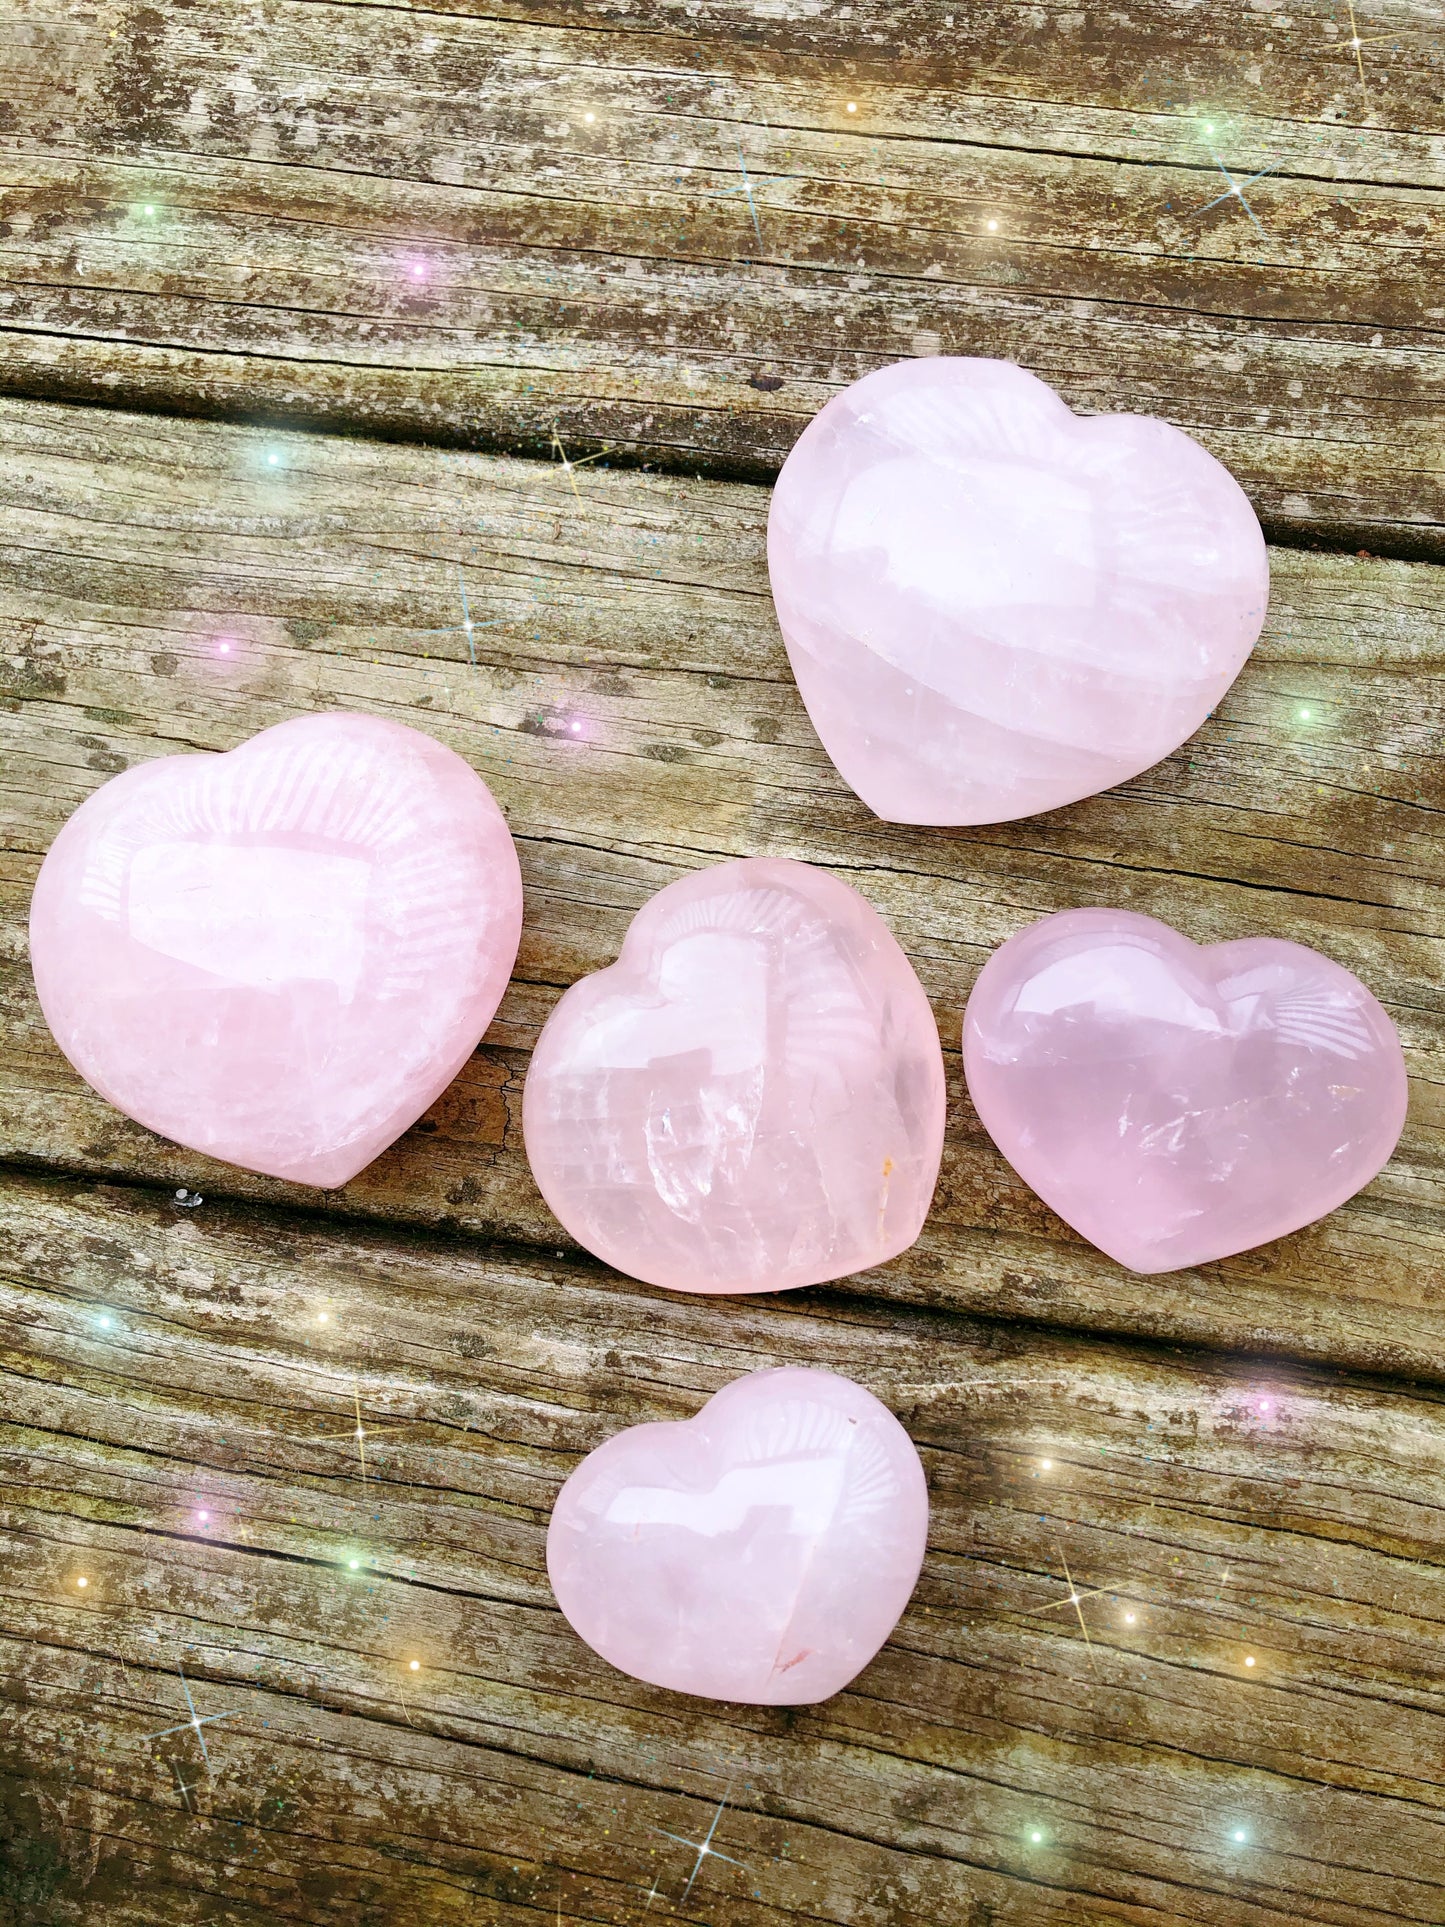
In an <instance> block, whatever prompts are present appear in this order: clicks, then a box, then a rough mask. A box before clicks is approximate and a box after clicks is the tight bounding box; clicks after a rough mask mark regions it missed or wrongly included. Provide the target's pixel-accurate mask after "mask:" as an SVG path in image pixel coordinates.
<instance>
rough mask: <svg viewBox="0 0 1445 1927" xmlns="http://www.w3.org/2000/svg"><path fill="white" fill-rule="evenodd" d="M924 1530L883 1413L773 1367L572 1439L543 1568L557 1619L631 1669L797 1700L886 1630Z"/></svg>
mask: <svg viewBox="0 0 1445 1927" xmlns="http://www.w3.org/2000/svg"><path fill="white" fill-rule="evenodd" d="M927 1539H928V1488H927V1485H926V1482H925V1480H924V1476H923V1467H922V1465H921V1464H920V1463H919V1459H918V1453H917V1452H916V1451H915V1449H914V1446H913V1441H912V1440H911V1439H910V1438H909V1436H908V1434H907V1433H906V1432H905V1431H904V1429H903V1427H902V1426H901V1425H900V1424H899V1423H898V1421H897V1419H896V1418H894V1416H893V1414H892V1413H891V1412H890V1411H889V1410H888V1408H887V1407H886V1406H884V1405H881V1404H880V1403H879V1402H878V1400H877V1399H876V1398H874V1396H873V1394H872V1393H871V1392H866V1391H864V1389H863V1387H862V1386H861V1385H855V1384H854V1383H853V1381H852V1380H851V1379H847V1378H839V1377H836V1376H835V1375H834V1374H833V1373H832V1372H819V1371H812V1370H809V1369H807V1368H801V1367H795V1366H789V1367H785V1368H784V1369H782V1370H780V1371H768V1372H753V1373H751V1374H750V1375H749V1376H748V1377H747V1378H739V1379H735V1380H734V1381H733V1383H732V1384H731V1385H727V1386H724V1388H723V1390H722V1391H720V1392H718V1393H717V1394H715V1396H714V1397H712V1398H710V1399H709V1400H708V1402H707V1404H706V1405H705V1406H704V1407H703V1408H702V1410H701V1411H700V1412H699V1413H698V1415H697V1417H696V1418H692V1419H687V1420H684V1421H683V1422H681V1423H678V1424H671V1425H637V1426H634V1427H633V1428H632V1430H631V1431H628V1432H619V1433H618V1434H617V1436H616V1437H615V1438H611V1439H609V1440H608V1441H607V1443H606V1444H605V1445H600V1446H598V1448H597V1450H596V1451H595V1452H592V1453H589V1455H588V1456H587V1457H586V1458H585V1459H584V1460H583V1461H582V1463H581V1465H579V1466H578V1468H577V1470H576V1471H575V1472H574V1473H573V1474H572V1476H571V1478H570V1479H568V1481H567V1483H566V1484H565V1485H564V1486H563V1488H562V1490H561V1492H560V1493H559V1494H558V1498H557V1504H556V1506H555V1508H554V1510H553V1513H552V1523H551V1525H550V1527H549V1528H548V1532H547V1572H548V1576H549V1577H550V1578H551V1581H552V1590H553V1592H555V1593H556V1595H557V1603H558V1605H559V1606H560V1607H561V1608H562V1611H563V1613H564V1614H565V1615H566V1618H567V1620H568V1622H569V1623H570V1624H571V1626H572V1628H573V1630H574V1631H575V1632H576V1633H578V1634H579V1635H580V1637H581V1638H583V1639H584V1640H586V1642H587V1644H588V1645H589V1646H590V1647H591V1648H592V1650H593V1651H594V1652H596V1653H600V1654H601V1655H602V1657H603V1659H605V1660H606V1661H607V1662H608V1664H609V1665H612V1666H616V1667H617V1668H618V1669H619V1671H621V1672H624V1673H630V1674H631V1675H632V1676H633V1678H634V1679H643V1680H647V1681H648V1682H649V1683H650V1684H651V1685H653V1686H667V1687H671V1688H672V1689H673V1691H675V1692H679V1693H697V1694H700V1695H702V1696H703V1697H704V1698H705V1699H718V1700H741V1701H744V1702H746V1703H748V1704H750V1705H758V1706H802V1705H806V1704H808V1703H810V1702H811V1701H814V1700H823V1699H827V1698H828V1697H829V1696H830V1695H831V1694H833V1693H836V1692H838V1691H840V1690H841V1689H842V1688H843V1687H844V1686H846V1685H847V1684H848V1682H849V1680H850V1679H852V1678H853V1677H854V1676H855V1675H856V1674H857V1673H860V1672H861V1671H862V1669H863V1668H864V1667H865V1666H866V1665H867V1664H868V1662H869V1660H870V1659H872V1657H873V1655H874V1654H875V1653H876V1652H877V1651H878V1648H879V1647H880V1646H881V1645H882V1644H883V1642H884V1640H885V1639H887V1637H888V1635H889V1634H890V1633H891V1632H892V1630H893V1628H894V1626H895V1625H896V1624H897V1623H898V1620H899V1617H900V1615H901V1614H902V1612H903V1609H904V1607H905V1606H906V1605H907V1604H908V1600H909V1596H910V1595H911V1593H912V1591H913V1588H914V1586H915V1585H916V1584H917V1582H918V1571H919V1567H920V1566H921V1565H922V1563H923V1550H924V1546H925V1544H926V1543H927Z"/></svg>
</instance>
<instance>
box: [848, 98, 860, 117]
mask: <svg viewBox="0 0 1445 1927" xmlns="http://www.w3.org/2000/svg"><path fill="white" fill-rule="evenodd" d="M857 111H858V103H857V101H856V100H850V101H849V102H848V112H849V113H850V114H856V113H857Z"/></svg>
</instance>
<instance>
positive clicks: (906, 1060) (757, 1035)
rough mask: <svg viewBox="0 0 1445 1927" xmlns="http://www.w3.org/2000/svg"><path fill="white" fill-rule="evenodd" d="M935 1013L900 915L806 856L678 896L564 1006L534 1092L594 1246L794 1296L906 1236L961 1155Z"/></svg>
mask: <svg viewBox="0 0 1445 1927" xmlns="http://www.w3.org/2000/svg"><path fill="white" fill-rule="evenodd" d="M943 1112H944V1078H943V1053H942V1051H941V1050H940V1048H939V1042H938V1026H937V1024H936V1023H935V1021H934V1017H933V1013H932V1011H931V1010H930V1008H929V1005H928V1000H927V998H926V997H925V996H924V994H923V989H922V986H921V985H920V984H919V982H918V979H917V978H916V977H915V976H914V974H913V970H912V967H911V966H910V964H909V962H908V959H907V958H906V957H905V956H904V954H903V952H902V951H901V950H900V949H899V947H898V945H897V943H895V941H894V940H893V937H892V935H891V934H890V933H889V930H888V927H887V925H886V924H885V923H884V922H883V919H882V918H881V917H880V916H879V915H878V913H877V911H876V910H874V909H873V908H872V906H871V905H870V904H867V903H865V902H864V900H863V898H862V897H860V896H859V895H858V894H857V892H856V891H854V890H850V889H849V888H848V886H847V884H845V883H840V882H839V881H838V879H837V878H836V877H833V876H830V875H829V874H828V873H827V872H826V871H825V870H816V869H813V868H812V867H811V866H810V865H808V864H806V863H793V862H787V861H783V860H779V859H771V858H756V859H753V860H750V861H747V862H742V863H721V864H718V865H717V866H716V867H715V868H712V869H708V870H702V871H699V872H697V873H696V874H695V875H693V876H689V877H684V878H683V879H682V880H681V881H680V882H678V883H672V884H669V885H668V886H667V888H666V889H665V890H661V891H659V892H658V894H657V895H656V896H655V897H654V898H653V899H652V901H651V902H650V903H648V904H646V905H645V906H644V907H643V909H641V910H640V911H639V912H638V914H637V916H636V917H635V918H634V919H633V923H632V927H631V929H630V930H629V931H628V933H627V938H626V941H625V942H624V944H623V947H622V954H621V956H620V957H619V958H618V960H617V962H616V963H615V964H613V965H611V966H610V968H608V969H606V970H600V971H598V972H597V974H596V975H595V976H592V977H586V978H584V979H583V980H582V982H581V983H579V984H574V985H573V987H572V989H571V990H569V991H568V992H567V993H566V995H565V996H564V997H563V998H562V1000H561V1002H560V1003H559V1004H558V1005H557V1008H556V1009H555V1010H554V1011H553V1013H552V1015H551V1017H550V1018H549V1019H548V1021H547V1024H546V1027H545V1029H544V1030H543V1032H542V1035H541V1038H540V1039H539V1041H538V1044H537V1049H536V1052H535V1054H534V1056H533V1058H532V1063H531V1067H530V1069H529V1071H528V1073H527V1086H526V1093H525V1098H524V1105H523V1122H524V1126H525V1132H526V1140H527V1155H528V1157H529V1158H530V1160H531V1164H532V1171H533V1174H534V1176H535V1177H536V1180H537V1183H538V1185H539V1186H540V1188H541V1191H542V1195H543V1197H545V1198H546V1200H547V1202H548V1204H549V1205H550V1206H551V1207H552V1209H553V1211H554V1212H555V1213H556V1214H557V1216H558V1217H559V1218H560V1219H561V1221H562V1223H563V1224H564V1225H565V1226H566V1227H567V1229H568V1230H569V1231H570V1232H571V1233H572V1235H573V1237H574V1238H576V1239H577V1240H578V1242H579V1243H580V1244H583V1245H585V1246H586V1247H587V1249H588V1250H589V1251H592V1252H595V1253H596V1254H597V1256H598V1257H599V1258H604V1259H606V1261H607V1262H608V1264H611V1265H615V1266H616V1267H617V1269H618V1270H619V1271H625V1272H629V1273H630V1274H631V1275H632V1276H633V1277H634V1278H642V1279H645V1280H646V1281H647V1282H648V1283H649V1284H653V1285H669V1286H671V1287H672V1288H673V1289H674V1290H677V1291H783V1290H786V1289H788V1288H789V1287H791V1286H794V1285H815V1284H818V1283H820V1282H821V1281H822V1280H823V1279H826V1278H841V1277H843V1276H844V1275H845V1274H847V1273H848V1272H852V1271H858V1270H861V1269H862V1268H863V1267H864V1266H867V1265H876V1264H881V1263H882V1262H883V1260H884V1259H885V1258H891V1257H893V1256H894V1255H895V1254H896V1253H898V1252H900V1251H903V1250H906V1249H907V1247H908V1246H909V1245H911V1244H912V1243H913V1241H914V1239H915V1238H916V1237H917V1236H918V1233H919V1231H920V1230H921V1228H922V1225H923V1220H924V1217H925V1215H926V1214H927V1211H928V1205H929V1200H930V1199H931V1198H932V1196H933V1187H934V1183H935V1181H936V1179H937V1176H938V1161H939V1158H940V1156H941V1154H942V1150H943Z"/></svg>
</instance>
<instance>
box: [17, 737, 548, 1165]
mask: <svg viewBox="0 0 1445 1927" xmlns="http://www.w3.org/2000/svg"><path fill="white" fill-rule="evenodd" d="M521 923H522V881H521V874H520V872H519V870H518V867H517V854H516V851H515V849H514V848H513V845H512V839H511V836H510V835H509V833H508V831H507V825H506V822H505V820H504V818H503V816H502V813H501V811H500V810H499V809H498V808H497V806H496V804H495V803H494V802H493V800H492V796H491V792H490V791H489V790H488V789H487V786H486V784H485V783H483V782H482V780H481V778H480V777H479V776H477V775H476V774H475V773H474V772H473V771H472V770H471V769H470V768H469V767H468V766H467V764H466V763H464V762H463V761H462V759H461V757H460V756H456V755H454V754H453V753H452V751H451V750H449V749H445V748H443V746H442V745H441V744H440V743H437V742H433V741H432V739H431V737H429V736H423V735H421V734H420V733H419V732H418V731H416V730H412V729H404V728H402V727H401V726H400V725H399V724H397V723H389V722H382V721H380V720H379V719H378V718H376V717H374V716H341V715H336V716H307V717H302V718H299V719H298V720H296V721H294V722H289V723H281V724H278V725H277V727H276V728H274V729H267V730H263V731H262V732H261V734H260V735H259V736H254V737H252V739H251V741H250V742H248V743H243V744H242V745H241V747H240V748H239V749H233V750H232V751H230V753H229V754H228V755H224V756H214V755H200V756H168V757H165V758H163V759H162V760H161V761H159V762H154V763H144V764H141V765H140V766H138V767H137V768H135V769H131V770H127V771H126V773H125V774H124V775H123V776H117V777H115V778H114V779H113V780H112V781H111V782H109V783H107V784H105V786H104V787H103V788H102V789H100V790H97V791H96V793H95V795H94V796H92V797H90V798H89V799H88V800H87V801H86V802H84V803H82V804H81V806H80V808H79V809H78V810H77V811H76V812H75V814H74V816H72V817H71V819H70V821H69V822H68V823H67V824H66V825H65V827H64V828H63V829H62V830H61V832H60V835H59V836H58V837H57V838H56V839H55V844H54V847H53V848H52V849H51V851H50V854H49V855H48V856H47V857H46V859H45V862H44V864H43V865H42V866H41V871H40V877H39V880H38V882H37V883H36V886H35V899H34V902H33V904H32V906H31V913H30V954H31V961H32V963H33V965H34V969H35V985H36V989H37V990H38V991H39V993H40V1004H41V1008H42V1009H43V1011H44V1012H45V1018H46V1022H47V1023H48V1024H49V1025H50V1028H51V1030H52V1032H53V1033H54V1035H55V1040H56V1042H57V1043H58V1044H59V1045H60V1048H61V1049H62V1050H63V1051H64V1052H65V1055H66V1056H67V1057H68V1058H69V1059H70V1061H71V1063H72V1064H74V1066H75V1068H76V1069H77V1070H78V1071H79V1072H80V1074H81V1076H82V1077H83V1078H84V1079H85V1080H86V1082H87V1083H88V1084H91V1085H93V1086H94V1088H95V1089H96V1090H97V1091H99V1092H100V1094H101V1096H102V1097H105V1098H108V1099H109V1100H110V1102H111V1103H112V1104H114V1105H116V1106H117V1108H118V1109H120V1110H122V1111H125V1112H126V1113H127V1114H128V1115H129V1116H131V1117H133V1118H136V1119H137V1120H138V1121H139V1122H140V1123H142V1124H145V1125H147V1126H149V1128H150V1129H151V1130H153V1131H159V1132H160V1133H161V1135H162V1136H164V1137H168V1138H174V1139H175V1141H176V1142H177V1143H178V1144H186V1145H189V1146H190V1147H191V1149H192V1150H195V1151H204V1152H206V1153H208V1154H209V1155H210V1156H211V1157H215V1158H224V1159H226V1160H227V1161H228V1162H229V1163H231V1164H239V1165H243V1166H244V1167H246V1168H247V1169H248V1170H252V1171H263V1172H266V1173H268V1174H269V1175H270V1176H272V1177H277V1178H293V1179H295V1180H296V1181H297V1182H299V1183H302V1184H317V1185H338V1184H344V1183H345V1182H346V1180H347V1179H348V1178H350V1177H354V1176H355V1174H356V1173H357V1172H358V1171H359V1170H360V1169H361V1168H362V1166H363V1165H365V1164H369V1163H370V1162H371V1160H372V1158H374V1157H375V1156H376V1154H377V1153H378V1152H379V1151H381V1150H383V1149H384V1148H385V1146H387V1145H388V1144H390V1143H391V1142H392V1140H393V1139H394V1138H396V1137H398V1136H400V1134H401V1133H402V1132H403V1131H404V1130H405V1129H406V1127H407V1126H408V1125H409V1124H411V1123H413V1122H414V1121H415V1120H416V1119H417V1118H418V1117H420V1116H421V1114H422V1112H423V1111H424V1110H425V1109H426V1107H427V1106H428V1104H430V1103H431V1102H432V1100H433V1099H434V1098H435V1097H437V1096H438V1095H439V1094H440V1093H441V1092H442V1091H443V1090H444V1089H445V1088H446V1086H447V1085H448V1084H449V1083H450V1081H451V1080H452V1078H453V1077H455V1076H456V1074H457V1072H458V1071H459V1070H460V1069H461V1067H462V1065H463V1064H464V1063H465V1062H466V1060H467V1058H468V1057H469V1056H470V1055H471V1053H472V1052H473V1051H474V1050H475V1049H476V1046H477V1044H478V1042H479V1041H480V1039H481V1036H482V1033H483V1031H484V1030H485V1029H486V1028H487V1025H488V1024H489V1023H490V1022H491V1018H492V1013H493V1011H494V1010H495V1009H496V1007H497V1004H498V1002H499V1000H500V998H501V995H502V992H503V990H504V989H505V988H506V985H507V979H508V977H509V976H510V974H511V969H512V963H513V960H514V958H515V957H516V954H517V941H518V937H519V935H520V931H521Z"/></svg>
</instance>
